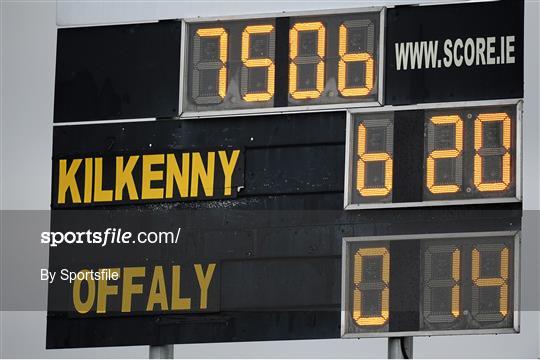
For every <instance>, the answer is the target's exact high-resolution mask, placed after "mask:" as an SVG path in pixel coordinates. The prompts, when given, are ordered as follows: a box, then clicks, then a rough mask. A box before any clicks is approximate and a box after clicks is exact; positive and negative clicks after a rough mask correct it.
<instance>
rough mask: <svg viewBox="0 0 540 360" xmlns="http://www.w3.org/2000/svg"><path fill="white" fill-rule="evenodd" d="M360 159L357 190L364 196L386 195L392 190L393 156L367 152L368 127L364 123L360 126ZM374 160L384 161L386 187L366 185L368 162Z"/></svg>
mask: <svg viewBox="0 0 540 360" xmlns="http://www.w3.org/2000/svg"><path fill="white" fill-rule="evenodd" d="M357 154H358V161H357V169H356V172H357V173H356V190H358V192H360V195H362V196H385V195H388V194H389V193H390V191H392V157H391V156H390V154H388V153H386V152H380V153H367V152H366V127H365V126H364V124H360V125H359V126H358V149H357ZM372 161H381V162H384V187H379V188H371V187H370V188H368V187H366V184H365V183H366V163H368V162H372Z"/></svg>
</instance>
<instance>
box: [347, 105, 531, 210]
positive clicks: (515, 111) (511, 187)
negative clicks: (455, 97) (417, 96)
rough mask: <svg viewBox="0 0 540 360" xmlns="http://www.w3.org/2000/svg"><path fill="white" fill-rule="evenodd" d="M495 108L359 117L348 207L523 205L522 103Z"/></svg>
mask: <svg viewBox="0 0 540 360" xmlns="http://www.w3.org/2000/svg"><path fill="white" fill-rule="evenodd" d="M491 103H492V104H493V105H482V106H472V107H471V106H463V105H460V104H446V105H445V106H435V105H434V106H432V107H429V106H426V107H424V108H416V109H414V110H409V109H407V108H404V109H403V110H398V111H384V110H385V109H384V108H383V109H381V111H376V112H371V113H367V112H356V113H352V114H351V116H350V119H349V123H348V130H347V131H348V136H347V139H348V145H347V162H346V167H347V177H346V178H347V190H346V195H345V208H346V209H354V208H365V207H381V206H385V207H392V206H421V205H424V206H425V205H445V204H458V203H459V204H463V203H469V202H471V203H481V202H491V201H498V202H505V201H518V199H519V197H520V190H519V181H520V180H519V177H520V176H519V175H520V158H521V148H520V137H521V134H520V117H521V110H520V104H519V103H518V104H516V103H514V104H512V103H506V104H504V102H491ZM494 199H495V200H494Z"/></svg>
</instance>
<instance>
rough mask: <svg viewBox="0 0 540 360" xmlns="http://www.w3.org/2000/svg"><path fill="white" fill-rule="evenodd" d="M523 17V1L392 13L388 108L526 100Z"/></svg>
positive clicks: (388, 34)
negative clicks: (523, 98) (478, 101)
mask: <svg viewBox="0 0 540 360" xmlns="http://www.w3.org/2000/svg"><path fill="white" fill-rule="evenodd" d="M523 14H524V1H522V0H512V1H486V2H476V3H468V4H446V5H435V6H398V7H394V8H389V9H388V11H387V14H386V15H387V16H386V39H385V44H386V48H385V49H386V50H385V57H386V58H385V104H386V105H407V104H420V103H435V102H449V101H451V102H454V101H471V100H495V99H514V98H522V97H523V59H524V56H523V54H524V42H523V17H524V15H523Z"/></svg>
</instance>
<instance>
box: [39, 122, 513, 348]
mask: <svg viewBox="0 0 540 360" xmlns="http://www.w3.org/2000/svg"><path fill="white" fill-rule="evenodd" d="M345 124H346V113H345V112H325V113H307V114H290V115H285V114H283V115H268V116H247V117H233V118H229V119H228V120H227V127H226V128H224V126H223V118H206V119H185V120H166V121H165V120H163V121H149V122H136V123H117V124H100V125H78V126H67V127H66V126H61V127H55V129H54V148H53V161H56V160H57V159H73V158H84V159H87V158H93V159H94V168H93V169H94V172H95V170H96V167H95V159H96V158H97V157H102V158H103V159H107V158H111V157H114V156H121V155H122V154H123V155H124V164H126V159H127V156H133V155H134V154H148V153H150V154H156V153H159V154H161V153H163V154H170V153H174V154H177V155H176V156H177V158H179V157H180V156H179V155H178V154H180V153H182V154H185V153H193V152H196V151H198V150H199V149H216V144H220V147H221V148H223V149H242V156H243V159H244V166H243V170H242V171H243V173H244V174H243V175H244V176H243V188H242V189H240V191H238V193H237V194H236V197H235V198H234V199H230V198H221V199H220V198H217V199H206V200H203V199H197V200H195V201H194V200H193V199H191V200H190V199H183V200H182V201H175V202H156V201H154V202H147V203H145V202H141V201H139V200H133V201H127V202H124V203H120V204H115V203H107V202H105V203H103V204H101V205H100V204H93V206H92V207H91V208H88V207H86V205H87V204H86V205H85V204H84V203H82V204H80V206H79V207H78V208H69V209H64V208H62V206H60V205H61V204H60V205H57V204H56V198H53V213H52V222H51V224H52V226H51V229H52V231H63V232H67V231H87V230H88V229H91V230H93V231H104V230H105V229H107V228H116V229H119V228H121V229H123V230H125V231H131V232H133V233H136V232H138V231H146V232H148V231H172V232H175V233H176V231H177V230H178V227H181V228H182V230H181V235H180V238H179V242H178V244H172V245H165V244H162V245H159V246H158V245H151V244H133V245H132V244H127V245H126V244H120V245H107V246H106V247H104V248H103V247H101V246H98V247H96V246H92V245H89V244H71V245H69V246H58V247H52V248H51V249H50V264H49V267H50V268H51V269H59V268H68V269H72V270H73V271H79V270H83V273H86V272H88V271H91V270H99V269H119V272H120V279H119V280H109V281H108V282H107V283H103V282H100V281H96V282H95V283H94V284H92V283H91V282H86V281H82V282H78V283H74V284H69V283H67V282H64V281H58V282H54V283H53V284H51V285H50V286H49V302H48V303H49V312H48V321H47V347H48V348H63V347H88V346H115V345H137V344H139V345H141V344H153V345H156V344H170V343H197V342H229V341H262V340H293V339H322V338H339V337H340V304H341V294H340V291H341V271H342V266H341V251H342V249H341V247H342V239H343V238H344V237H355V236H376V235H386V236H393V235H395V234H415V233H418V232H419V229H421V232H423V233H438V232H447V233H450V232H476V231H507V230H509V229H510V230H519V229H520V226H521V225H520V224H521V213H522V212H521V206H520V204H484V205H468V206H462V207H459V208H456V207H437V208H423V209H371V210H358V211H345V210H344V209H343V184H344V178H343V174H344V162H343V159H344V156H345ZM149 149H151V151H149ZM201 156H202V157H203V160H204V164H205V166H208V163H207V162H206V160H207V158H206V157H205V156H203V153H202V152H201ZM229 158H230V155H229ZM139 161H140V160H139ZM178 161H179V160H178ZM179 164H180V162H179ZM216 164H217V160H216ZM81 166H82V165H81ZM137 166H138V165H137ZM55 169H56V170H55V171H59V169H58V168H56V167H55ZM135 169H136V167H135ZM162 169H164V165H162V164H156V165H153V167H152V170H153V171H160V170H162ZM103 170H104V171H103V173H102V177H101V178H102V184H103V189H109V188H114V187H113V185H112V184H114V181H113V180H114V172H111V171H106V170H107V168H106V167H105V168H104V169H103ZM133 174H134V175H133V177H134V179H136V171H135V170H134V172H133ZM81 184H82V183H81ZM94 184H95V183H94ZM159 184H160V182H159V181H156V182H152V187H153V188H159V187H160V186H159ZM55 186H59V184H58V183H57V182H56V181H54V182H53V187H55ZM80 188H81V189H82V188H84V186H82V185H81V186H80ZM103 189H102V190H103ZM136 189H137V191H138V190H139V188H138V187H137V183H136ZM127 195H129V194H128V192H127V191H124V197H126V196H127ZM81 199H84V195H83V192H81ZM124 200H125V199H124ZM509 249H510V248H509ZM512 249H513V248H512ZM465 252H466V249H464V250H463V253H464V254H465ZM509 256H513V255H509ZM391 260H392V259H391ZM465 263H466V259H463V266H464V267H465V266H470V265H465ZM394 264H395V262H394ZM393 268H394V269H399V268H396V267H395V266H394V267H392V264H391V269H393ZM211 270H212V271H211ZM391 271H392V270H391ZM464 271H465V270H464ZM197 273H198V274H199V277H198V276H197ZM143 274H144V275H143ZM210 275H211V276H210ZM203 278H207V279H208V278H210V279H211V282H209V285H208V287H207V288H205V289H206V290H207V291H205V292H201V287H200V284H201V283H202V280H200V279H203ZM161 279H162V280H161ZM178 281H179V282H180V285H179V286H176V285H175V284H177V285H178ZM152 283H154V285H155V286H152ZM157 283H159V284H163V288H164V289H165V290H164V291H165V292H166V296H165V295H162V296H159V297H156V294H158V292H157V290H156V289H157V288H158V286H157V285H156V284H157ZM394 283H395V282H394ZM75 284H76V285H75ZM137 285H140V286H141V287H138V286H137ZM463 286H465V285H463ZM93 289H95V292H94V291H93ZM100 294H101V295H100ZM159 294H161V293H159ZM89 295H90V297H88V296H89ZM390 296H392V295H390ZM464 296H465V295H464ZM173 298H174V299H177V300H178V299H181V300H182V301H176V300H174V299H173ZM127 299H131V302H129V301H127ZM187 299H189V300H190V301H188V300H187ZM464 301H465V300H464ZM497 331H499V330H497Z"/></svg>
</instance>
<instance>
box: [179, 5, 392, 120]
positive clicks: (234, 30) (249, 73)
mask: <svg viewBox="0 0 540 360" xmlns="http://www.w3.org/2000/svg"><path fill="white" fill-rule="evenodd" d="M382 14H383V11H382V10H375V11H374V10H370V11H367V12H359V13H343V14H339V13H338V14H335V13H334V14H324V13H321V14H320V15H311V16H303V17H278V18H259V19H249V20H232V21H216V22H187V29H188V30H187V32H186V36H187V39H186V41H185V46H186V48H185V58H187V61H186V62H185V68H184V76H185V80H184V98H183V102H184V104H183V108H184V111H185V112H186V116H194V115H197V114H199V112H201V113H204V112H205V111H206V112H208V111H212V112H214V111H223V110H240V109H260V108H273V107H294V106H313V105H329V104H343V105H346V104H353V103H360V104H357V105H356V106H358V105H362V103H364V104H369V103H371V104H376V105H378V102H379V94H380V89H379V83H380V81H381V80H380V78H381V74H380V69H382V66H381V64H382V63H381V62H380V58H379V53H380V47H381V43H382V41H381V40H382V33H383V32H382V30H381V26H382V21H381V18H382Z"/></svg>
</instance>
